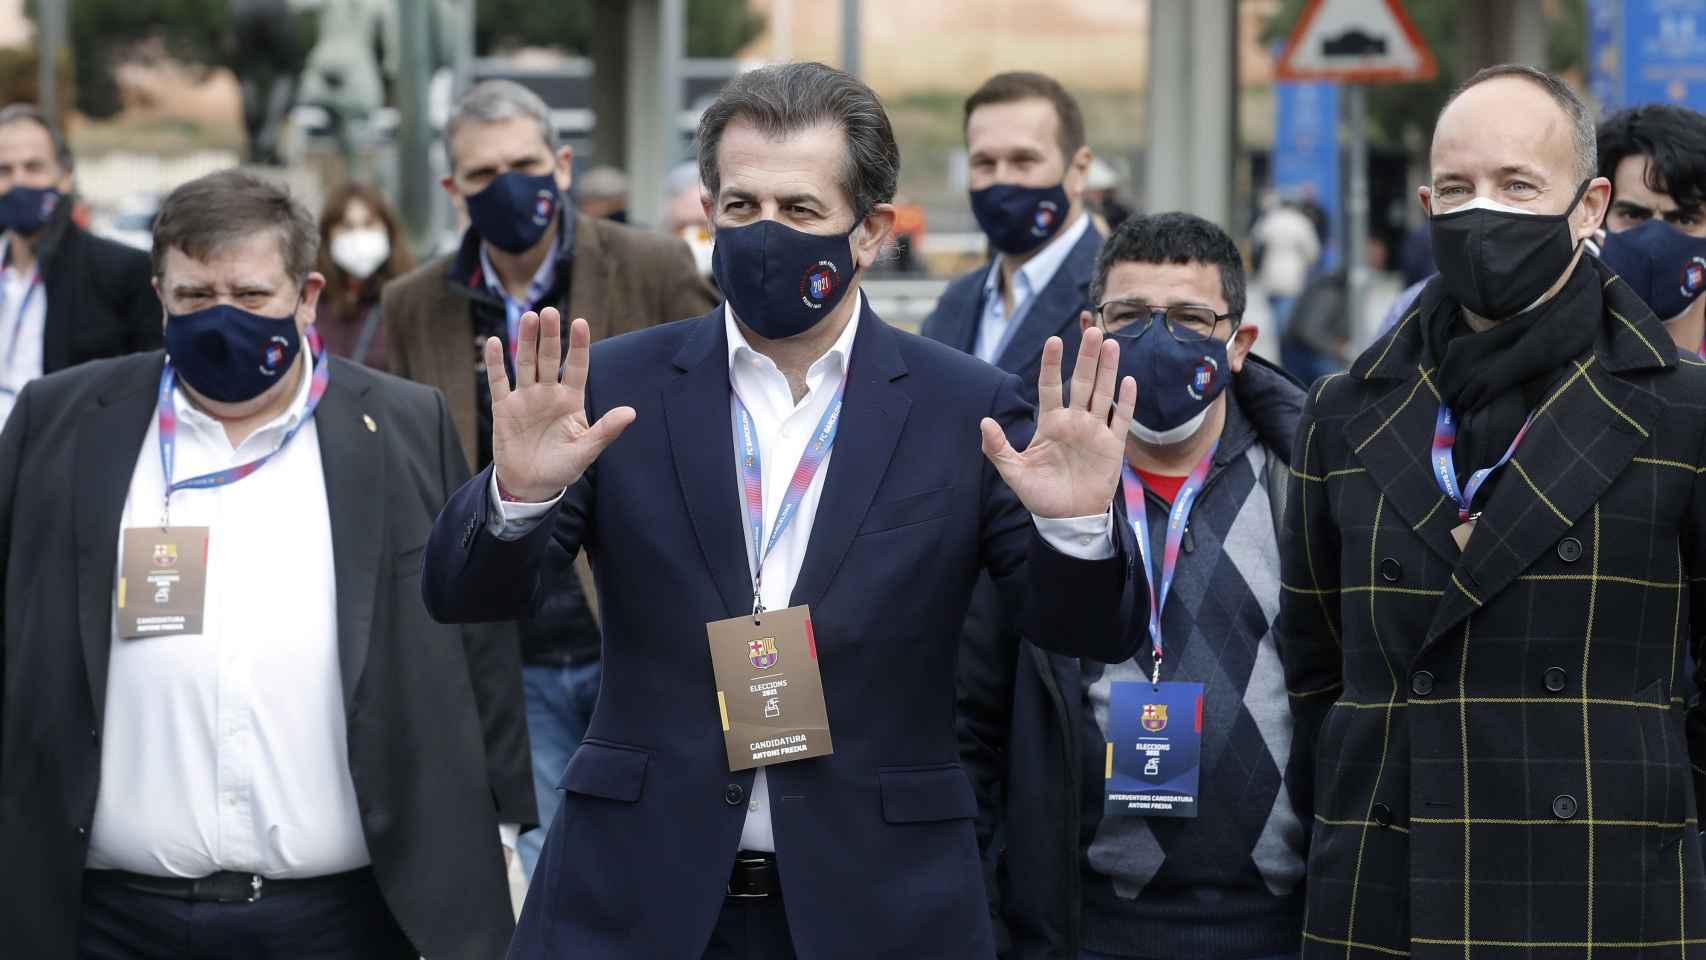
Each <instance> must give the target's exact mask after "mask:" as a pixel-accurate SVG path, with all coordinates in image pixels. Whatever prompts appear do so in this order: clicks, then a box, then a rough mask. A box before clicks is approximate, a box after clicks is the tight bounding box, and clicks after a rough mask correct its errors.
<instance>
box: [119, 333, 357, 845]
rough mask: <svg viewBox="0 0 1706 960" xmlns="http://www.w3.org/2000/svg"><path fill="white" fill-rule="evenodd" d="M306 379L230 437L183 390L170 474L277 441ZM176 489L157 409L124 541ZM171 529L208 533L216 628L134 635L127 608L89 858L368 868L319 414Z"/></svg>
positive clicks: (209, 618) (183, 506)
mask: <svg viewBox="0 0 1706 960" xmlns="http://www.w3.org/2000/svg"><path fill="white" fill-rule="evenodd" d="M303 360H304V361H305V362H306V361H307V360H308V357H307V352H306V351H304V354H303ZM306 373H307V371H306V370H304V376H303V377H302V383H301V386H300V387H299V388H298V390H297V394H296V397H295V399H294V401H293V402H292V403H291V406H290V409H289V410H287V411H286V412H285V413H284V414H282V415H281V416H279V417H278V418H277V419H275V420H273V421H272V422H271V423H268V424H267V425H266V426H264V427H262V428H261V429H260V430H258V431H256V432H255V433H254V435H252V436H250V437H249V438H248V439H246V440H244V441H243V443H242V444H241V445H240V446H238V447H237V448H235V449H233V448H232V446H231V443H230V441H229V440H228V439H227V437H226V434H225V428H224V427H223V426H222V425H221V424H220V423H219V422H218V421H217V420H214V419H213V418H212V417H209V416H208V415H206V414H204V413H202V412H201V411H200V410H197V409H196V408H195V406H194V405H193V404H191V403H190V401H189V400H188V399H187V398H186V397H185V396H184V393H183V390H182V388H181V387H180V388H179V389H178V391H176V392H175V393H174V394H173V397H172V404H173V408H174V409H175V410H176V411H177V416H178V429H177V463H176V466H175V468H174V479H178V480H184V479H188V478H190V477H193V476H200V475H202V474H206V473H211V472H214V471H218V470H222V469H225V468H227V467H232V466H236V465H238V464H241V463H245V462H247V461H250V460H254V459H256V458H258V457H260V456H262V455H264V454H266V453H267V452H269V451H271V450H273V449H274V448H275V447H277V446H278V443H279V440H280V438H281V437H283V435H284V434H285V432H286V431H288V430H289V429H290V427H291V426H293V425H294V424H295V423H296V422H297V421H298V420H300V419H301V417H302V414H303V412H304V409H305V407H306V405H307V401H308V385H309V377H308V376H307V375H306ZM165 488H166V484H165V480H164V477H163V476H162V474H161V468H160V448H159V426H158V418H157V417H156V418H155V419H154V422H153V423H151V424H150V426H149V428H148V434H147V436H146V438H144V440H143V443H142V449H141V451H140V452H139V453H138V454H137V458H136V468H135V470H134V471H133V473H132V474H131V481H130V495H129V496H128V497H127V498H126V500H125V505H124V516H123V520H122V521H121V524H120V530H121V537H122V535H123V534H122V531H123V530H124V529H126V528H129V527H139V526H146V525H150V524H157V523H159V522H160V505H161V502H162V497H163V495H164V493H165ZM171 523H172V524H173V525H174V526H205V527H208V528H209V542H208V570H207V600H206V611H205V618H204V620H203V624H202V626H203V631H204V632H203V633H201V634H199V635H183V636H173V637H153V638H146V639H141V640H124V639H120V638H119V636H118V631H117V618H116V616H115V618H114V624H113V634H112V659H111V661H110V664H109V667H108V671H107V700H106V719H105V723H104V725H103V729H102V740H103V743H102V749H101V788H100V792H99V795H98V797H97V799H96V802H95V820H94V826H93V829H92V830H91V836H90V842H89V856H88V866H89V867H91V868H97V869H100V868H111V869H120V870H129V871H133V872H136V873H144V874H151V875H155V876H178V877H201V876H206V875H207V874H210V873H214V872H216V871H219V870H235V871H240V872H245V873H257V874H260V875H262V876H265V877H269V878H287V877H314V876H321V875H325V874H331V873H339V872H342V871H345V870H353V869H355V868H357V867H361V866H365V865H366V864H367V863H368V862H369V859H368V851H367V841H366V839H365V838H364V837H363V834H362V829H361V817H360V814H359V812H358V811H357V808H356V796H355V785H354V783H353V782H352V781H351V779H350V772H349V745H348V741H347V739H346V730H345V725H344V701H343V681H342V674H341V670H340V668H339V664H338V621H337V590H336V585H335V581H334V579H333V556H332V527H331V517H330V514H329V512H328V508H327V504H326V485H325V475H324V473H323V471H322V468H321V462H320V443H319V437H318V434H317V433H316V430H315V425H314V424H313V423H312V422H309V423H306V424H304V425H303V427H302V429H301V430H300V431H299V432H298V433H297V435H296V436H295V437H294V438H293V439H292V440H291V441H290V444H289V445H288V446H286V447H285V448H284V449H283V450H282V451H280V452H279V453H278V455H277V456H274V457H273V458H272V459H271V460H269V461H268V462H267V463H266V465H265V466H263V467H261V469H260V470H258V471H256V472H255V473H252V474H250V475H249V476H247V477H244V478H243V479H242V480H239V481H237V482H235V483H231V484H227V485H224V486H219V487H214V488H211V489H206V490H180V491H178V492H177V493H175V494H173V495H172V504H171ZM119 555H120V556H121V557H122V556H123V547H122V541H121V546H120V551H119ZM115 583H116V576H115ZM115 613H116V610H115Z"/></svg>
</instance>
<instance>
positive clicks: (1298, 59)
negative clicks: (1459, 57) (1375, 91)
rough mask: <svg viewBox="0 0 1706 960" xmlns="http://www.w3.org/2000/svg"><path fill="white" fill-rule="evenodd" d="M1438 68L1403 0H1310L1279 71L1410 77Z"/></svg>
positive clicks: (1350, 77)
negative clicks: (1411, 19) (1405, 10)
mask: <svg viewBox="0 0 1706 960" xmlns="http://www.w3.org/2000/svg"><path fill="white" fill-rule="evenodd" d="M1437 72H1438V66H1437V65H1436V64H1435V63H1434V55H1433V51H1431V50H1429V49H1428V45H1427V44H1426V43H1424V42H1423V41H1422V35H1421V34H1420V33H1417V32H1416V25H1415V24H1414V23H1412V22H1411V21H1410V16H1409V14H1407V13H1405V12H1404V6H1403V4H1402V3H1400V2H1399V0H1309V6H1308V7H1307V8H1305V9H1304V11H1303V15H1302V16H1300V17H1298V18H1297V26H1296V27H1295V28H1293V29H1292V31H1291V40H1290V41H1289V42H1288V43H1286V46H1285V52H1284V53H1283V54H1281V55H1280V59H1279V63H1278V65H1277V66H1275V68H1274V75H1275V76H1277V77H1279V78H1280V79H1282V80H1341V81H1344V82H1346V83H1409V82H1412V81H1416V80H1431V79H1433V77H1434V75H1435V74H1436V73H1437Z"/></svg>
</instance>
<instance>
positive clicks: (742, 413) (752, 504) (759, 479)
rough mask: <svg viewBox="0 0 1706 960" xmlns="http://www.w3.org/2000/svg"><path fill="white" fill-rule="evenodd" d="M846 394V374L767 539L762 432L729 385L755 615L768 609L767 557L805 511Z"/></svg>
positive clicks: (825, 411) (818, 425)
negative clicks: (802, 505) (808, 492)
mask: <svg viewBox="0 0 1706 960" xmlns="http://www.w3.org/2000/svg"><path fill="white" fill-rule="evenodd" d="M846 392H847V380H846V378H845V377H844V378H842V381H841V383H840V385H839V386H837V387H836V388H835V396H833V397H831V398H830V399H829V407H828V408H827V409H825V410H824V411H823V416H822V417H820V418H819V419H818V422H817V429H816V430H814V431H813V432H812V438H811V441H810V442H808V443H807V444H806V449H805V450H804V451H803V452H802V453H801V454H800V463H799V465H798V466H796V467H795V468H794V475H793V477H791V478H790V479H789V480H788V490H787V492H786V493H784V494H783V495H782V505H781V507H780V508H778V509H777V511H776V522H775V523H774V524H773V525H772V526H771V527H770V540H769V541H768V542H765V540H764V464H763V459H762V457H761V456H760V454H759V451H758V431H757V428H756V427H754V425H753V422H752V414H751V413H749V412H747V409H746V404H745V403H744V402H742V400H741V398H740V393H739V392H737V391H735V390H733V389H730V391H729V407H730V416H731V417H732V419H733V421H734V432H735V444H736V448H737V452H738V453H739V455H740V479H741V498H740V499H741V505H742V506H743V507H745V509H746V529H747V532H748V533H749V534H750V535H751V538H752V557H753V562H754V567H753V569H754V571H755V572H754V573H753V575H752V612H753V615H754V616H757V615H758V614H760V613H763V612H764V601H763V599H761V597H760V596H759V589H760V586H761V585H762V584H763V582H764V560H765V558H766V557H768V556H770V551H771V550H773V549H775V547H776V544H777V542H778V541H780V540H781V539H782V533H783V532H784V531H786V530H787V529H788V525H789V524H790V523H793V521H794V516H795V515H796V514H798V513H799V512H800V503H801V502H802V501H804V500H805V498H806V490H808V489H809V488H810V487H811V485H812V478H813V477H815V476H817V471H818V468H819V467H821V466H823V461H824V459H825V458H827V457H828V456H829V451H830V448H832V447H834V446H835V431H836V428H837V427H839V426H840V424H841V398H842V395H843V394H845V393H846Z"/></svg>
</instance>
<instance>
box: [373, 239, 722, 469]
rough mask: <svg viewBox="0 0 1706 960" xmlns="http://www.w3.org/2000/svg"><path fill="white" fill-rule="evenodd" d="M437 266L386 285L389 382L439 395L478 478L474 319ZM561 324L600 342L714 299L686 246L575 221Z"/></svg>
mask: <svg viewBox="0 0 1706 960" xmlns="http://www.w3.org/2000/svg"><path fill="white" fill-rule="evenodd" d="M452 260H453V257H452V256H443V257H437V258H435V259H433V260H431V261H428V262H427V263H426V264H423V265H422V266H420V267H417V268H416V269H415V270H414V271H412V272H410V273H408V274H405V275H403V276H401V277H398V278H397V279H395V280H393V281H391V282H390V283H388V284H386V285H385V289H384V291H383V293H381V295H380V301H379V302H380V309H381V310H382V311H383V316H384V318H385V341H386V345H387V350H386V352H387V355H388V357H389V363H390V367H391V372H392V373H395V374H397V375H399V376H402V377H407V378H408V379H410V380H414V381H415V382H417V383H425V384H429V385H431V386H434V387H437V388H438V389H439V390H441V391H443V392H444V396H445V398H446V399H447V400H448V401H449V402H450V415H451V419H452V420H453V421H454V422H455V424H456V433H457V435H458V436H459V437H461V438H462V450H463V453H464V454H466V455H467V458H468V465H469V466H470V467H471V468H478V467H479V466H480V464H478V463H477V462H476V460H477V459H478V454H477V452H476V451H478V450H479V440H480V433H479V424H478V420H479V417H478V411H476V410H475V407H474V404H475V402H476V401H475V385H474V377H475V372H474V370H475V365H476V360H477V357H478V354H477V353H476V350H475V346H474V318H473V311H472V309H471V303H470V300H469V298H468V295H467V293H466V290H467V287H466V281H465V278H454V277H451V276H450V275H449V272H448V271H449V269H450V266H451V263H452ZM572 263H573V266H572V267H571V270H570V279H569V302H568V303H566V304H565V303H559V304H556V306H557V309H559V310H561V311H562V313H563V321H564V323H565V324H566V323H567V322H568V321H569V320H571V319H573V318H575V317H585V318H586V322H587V324H588V325H589V326H591V328H592V338H593V339H594V340H602V339H604V338H605V337H613V336H616V335H617V334H621V333H628V332H629V331H632V330H640V329H644V328H646V327H650V326H655V325H656V324H660V323H668V322H670V321H672V320H685V319H687V318H688V317H696V316H699V315H700V314H703V313H707V312H709V311H710V309H711V308H712V307H713V306H715V305H716V302H717V296H716V293H715V292H714V291H713V290H712V288H711V286H710V284H708V283H707V282H706V281H705V280H704V278H703V277H701V276H700V275H699V271H698V269H697V268H696V267H695V266H694V264H693V254H692V253H691V252H690V251H689V250H688V249H687V244H685V243H683V242H682V241H681V240H680V239H678V238H676V237H673V236H670V235H668V234H664V233H656V232H653V231H647V230H639V229H636V228H634V227H629V226H624V225H622V224H619V223H614V222H612V221H609V220H593V219H590V218H588V217H584V216H581V215H580V214H575V236H574V253H573V261H572Z"/></svg>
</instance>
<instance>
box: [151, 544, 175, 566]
mask: <svg viewBox="0 0 1706 960" xmlns="http://www.w3.org/2000/svg"><path fill="white" fill-rule="evenodd" d="M154 565H155V566H156V567H175V566H177V565H178V545H177V544H175V543H156V544H155V545H154Z"/></svg>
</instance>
